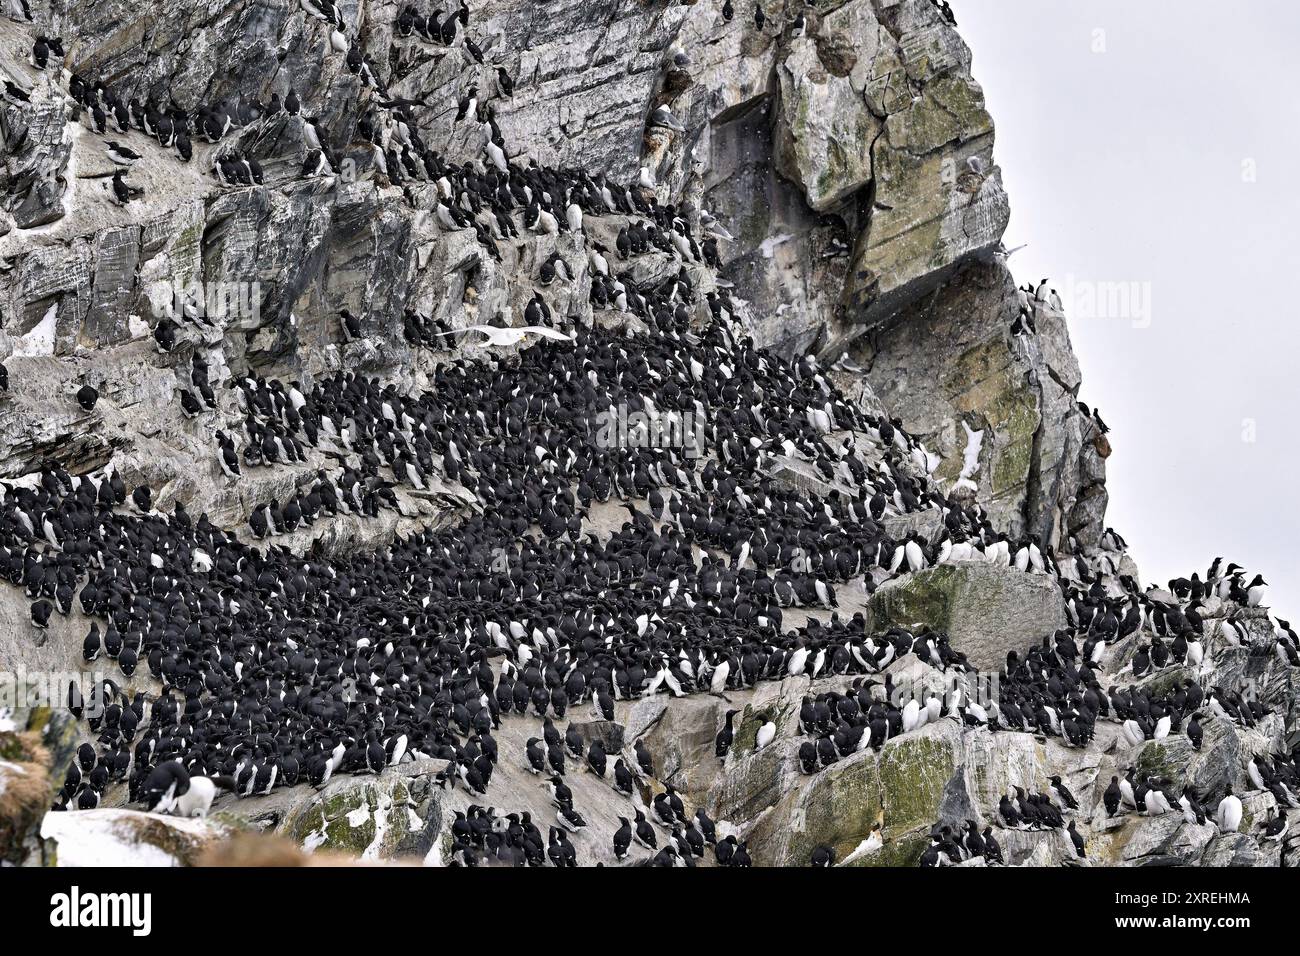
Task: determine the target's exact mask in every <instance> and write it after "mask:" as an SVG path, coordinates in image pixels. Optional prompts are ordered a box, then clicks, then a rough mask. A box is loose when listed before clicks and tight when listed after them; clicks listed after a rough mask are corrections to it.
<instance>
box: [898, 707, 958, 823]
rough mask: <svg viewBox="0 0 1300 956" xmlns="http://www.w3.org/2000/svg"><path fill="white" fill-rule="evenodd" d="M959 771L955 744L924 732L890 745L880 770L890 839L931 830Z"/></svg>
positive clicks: (899, 738) (900, 738)
mask: <svg viewBox="0 0 1300 956" xmlns="http://www.w3.org/2000/svg"><path fill="white" fill-rule="evenodd" d="M928 729H929V728H927V730H928ZM937 729H938V730H942V729H943V728H942V727H940V728H937ZM955 770H956V755H955V754H954V752H953V746H952V743H951V741H950V740H947V739H945V738H943V737H941V736H938V735H930V734H927V733H925V732H924V731H922V732H919V733H915V734H908V735H906V736H903V737H898V738H895V739H894V740H891V741H890V742H889V743H888V744H886V745H885V748H884V749H883V750H882V751H881V754H880V767H879V776H880V791H881V799H882V804H883V808H884V817H885V834H886V836H890V835H896V834H901V833H904V832H906V831H909V830H913V829H916V828H926V829H928V828H929V826H930V825H931V824H932V823H934V821H935V820H937V819H938V817H939V805H940V803H941V802H942V800H943V794H944V789H945V788H946V786H947V784H948V781H949V779H950V778H951V777H952V775H953V772H954V771H955Z"/></svg>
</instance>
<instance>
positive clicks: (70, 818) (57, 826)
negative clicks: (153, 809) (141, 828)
mask: <svg viewBox="0 0 1300 956" xmlns="http://www.w3.org/2000/svg"><path fill="white" fill-rule="evenodd" d="M141 818H149V819H152V820H161V821H163V822H164V823H165V824H166V826H167V827H169V828H170V829H173V830H177V831H180V832H181V833H185V834H189V835H192V836H196V837H204V836H207V835H209V834H211V832H212V830H211V828H210V827H209V826H208V825H207V824H206V823H205V822H204V821H202V820H186V819H183V818H180V817H161V816H158V815H156V814H144V813H139V812H137V811H135V810H118V809H109V808H103V809H99V810H79V811H76V812H74V813H70V812H67V811H64V812H57V811H51V812H49V813H47V814H45V817H44V819H42V820H41V839H43V840H56V841H57V842H58V844H59V851H58V861H59V866H180V860H178V859H177V858H176V857H175V856H174V855H173V854H171V853H168V852H167V851H166V850H164V849H162V848H161V847H157V846H154V845H153V844H150V843H141V842H140V841H139V839H138V834H137V832H136V826H135V825H136V824H138V823H139V822H141Z"/></svg>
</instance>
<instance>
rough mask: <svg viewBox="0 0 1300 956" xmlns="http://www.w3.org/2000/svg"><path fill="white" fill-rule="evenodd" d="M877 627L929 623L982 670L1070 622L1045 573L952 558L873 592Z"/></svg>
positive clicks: (1003, 661) (993, 667)
mask: <svg viewBox="0 0 1300 956" xmlns="http://www.w3.org/2000/svg"><path fill="white" fill-rule="evenodd" d="M869 613H870V618H869V624H868V626H869V627H870V628H871V629H872V630H873V631H883V630H887V629H888V628H890V627H894V626H897V627H903V628H908V629H911V628H916V627H918V625H919V626H922V627H928V628H931V629H932V630H935V631H938V632H940V633H944V634H947V635H948V636H949V637H950V638H951V639H952V644H953V647H954V648H956V649H957V650H959V651H961V652H962V653H963V654H965V655H966V656H967V657H968V658H969V659H970V662H971V664H972V665H973V666H975V667H977V668H979V669H980V670H987V671H997V670H998V668H1000V667H1003V666H1005V664H1006V658H1007V652H1008V651H1017V652H1020V651H1023V650H1024V649H1025V648H1026V647H1028V646H1030V645H1032V644H1033V643H1035V642H1036V641H1037V640H1039V639H1040V638H1042V636H1043V635H1044V634H1051V633H1053V632H1054V631H1056V630H1057V629H1058V628H1063V627H1065V626H1066V624H1067V623H1068V622H1067V621H1066V617H1065V605H1064V603H1063V602H1062V600H1061V591H1060V588H1059V587H1058V586H1057V584H1056V582H1055V581H1054V580H1053V579H1052V578H1050V577H1047V576H1045V575H1034V574H1024V573H1022V572H1020V571H1017V570H1015V569H1014V568H999V567H995V566H991V565H987V564H948V565H942V566H939V567H934V568H926V569H924V570H922V571H918V572H916V573H915V574H912V575H908V576H907V577H905V578H899V579H897V580H894V581H887V582H885V583H884V584H883V585H881V587H880V589H879V590H878V591H876V593H875V594H873V595H872V596H871V604H870V607H869Z"/></svg>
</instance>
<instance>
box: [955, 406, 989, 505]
mask: <svg viewBox="0 0 1300 956" xmlns="http://www.w3.org/2000/svg"><path fill="white" fill-rule="evenodd" d="M961 427H962V428H964V429H965V430H966V450H965V451H964V452H962V466H961V474H960V475H958V476H957V484H956V487H958V488H969V489H970V490H971V491H978V490H979V484H978V483H977V482H975V481H974V475H975V473H976V472H978V471H979V470H980V449H981V448H983V447H984V432H983V431H982V430H981V431H976V430H974V429H973V428H971V427H970V426H969V425H967V424H966V423H965V422H962V423H961Z"/></svg>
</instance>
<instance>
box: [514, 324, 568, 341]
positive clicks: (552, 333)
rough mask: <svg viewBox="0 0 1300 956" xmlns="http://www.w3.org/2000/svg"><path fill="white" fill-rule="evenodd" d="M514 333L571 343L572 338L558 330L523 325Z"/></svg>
mask: <svg viewBox="0 0 1300 956" xmlns="http://www.w3.org/2000/svg"><path fill="white" fill-rule="evenodd" d="M515 331H518V332H524V333H531V334H532V335H542V336H545V337H546V338H548V339H559V340H560V341H562V342H572V341H573V336H572V335H570V334H569V333H568V332H561V331H560V330H559V329H549V328H547V327H546V326H544V325H525V326H523V327H522V328H520V329H517V330H515Z"/></svg>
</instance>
